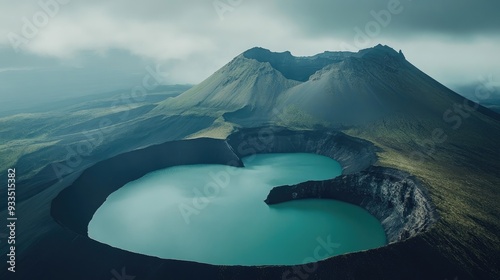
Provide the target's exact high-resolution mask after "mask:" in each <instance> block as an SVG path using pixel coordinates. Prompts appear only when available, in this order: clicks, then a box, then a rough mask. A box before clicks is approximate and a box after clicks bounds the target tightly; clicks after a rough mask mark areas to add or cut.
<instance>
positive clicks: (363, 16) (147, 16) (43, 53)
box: [0, 0, 500, 110]
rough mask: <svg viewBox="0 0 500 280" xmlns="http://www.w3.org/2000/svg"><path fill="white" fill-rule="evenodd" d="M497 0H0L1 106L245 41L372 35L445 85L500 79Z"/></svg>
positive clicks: (118, 79)
mask: <svg viewBox="0 0 500 280" xmlns="http://www.w3.org/2000/svg"><path fill="white" fill-rule="evenodd" d="M499 10H500V2H499V1H497V0H479V1H471V0H453V1H451V0H432V1H431V0H425V1H411V0H400V1H398V0H377V1H373V0H354V1H353V0H351V1H344V0H316V1H314V0H311V1H299V0H274V1H265V0H215V1H214V0H168V1H166V0H146V1H132V0H120V1H118V0H110V1H101V0H85V1H83V0H36V1H33V0H26V1H13V0H10V1H9V0H0V11H1V12H0V13H1V17H0V34H1V36H0V97H1V98H2V100H3V102H2V103H1V105H0V106H1V107H0V110H2V108H5V107H6V106H15V105H14V104H16V103H20V102H21V101H22V102H26V100H31V101H33V102H35V101H36V102H39V101H51V100H54V99H57V98H61V97H67V96H76V95H82V94H89V93H98V92H102V91H111V90H115V89H122V88H128V87H133V86H134V85H137V84H140V81H141V79H142V77H144V75H146V74H147V72H146V70H145V69H146V67H148V66H149V67H152V68H156V67H157V66H158V67H159V69H160V72H161V73H162V75H163V77H164V83H169V84H177V83H179V84H184V83H190V84H195V83H199V82H200V81H202V80H203V79H204V78H206V77H207V76H209V75H210V74H211V73H213V72H214V71H216V70H217V69H219V68H220V67H221V66H223V65H224V64H225V63H227V62H228V61H229V60H231V59H232V58H233V57H234V56H236V55H238V54H240V53H241V52H243V51H245V50H246V49H249V48H251V47H254V46H261V47H265V48H268V49H271V50H273V51H285V50H290V51H291V52H292V54H294V55H300V56H307V55H314V54H316V53H319V52H323V51H325V50H331V51H333V50H352V51H357V50H359V49H363V48H367V47H371V46H374V45H376V44H378V43H381V44H385V45H389V46H391V47H393V48H394V49H396V50H399V49H402V51H403V52H404V53H405V56H406V58H407V59H408V60H409V61H410V62H412V63H413V64H414V65H416V66H417V67H419V68H420V69H421V70H423V71H424V72H426V73H427V74H429V75H430V76H432V77H434V78H435V79H437V80H438V81H440V82H442V83H443V84H445V85H447V86H449V87H452V88H457V87H458V86H460V85H463V84H470V83H476V82H477V81H478V80H479V79H480V77H486V76H489V77H492V79H493V80H494V81H500V67H499V65H500V55H498V51H499V46H500V32H499V31H500V17H499V16H498V11H499ZM490 79H491V78H490Z"/></svg>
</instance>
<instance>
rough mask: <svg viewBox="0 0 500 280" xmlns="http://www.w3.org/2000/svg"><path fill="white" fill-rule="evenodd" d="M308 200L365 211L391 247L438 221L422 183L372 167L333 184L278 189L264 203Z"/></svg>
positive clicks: (396, 171)
mask: <svg viewBox="0 0 500 280" xmlns="http://www.w3.org/2000/svg"><path fill="white" fill-rule="evenodd" d="M306 198H328V199H336V200H341V201H345V202H349V203H352V204H355V205H358V206H361V207H363V208H365V209H366V210H368V212H370V214H372V215H373V216H375V217H376V218H377V219H378V220H379V221H380V222H381V223H382V226H383V227H384V230H385V233H386V236H387V240H388V242H389V243H393V242H398V241H403V240H406V239H408V238H410V237H412V236H415V235H416V234H418V233H420V232H424V231H426V230H427V229H429V227H430V226H431V225H432V224H433V223H434V222H435V221H436V220H437V212H436V210H435V209H434V207H433V206H432V204H431V202H430V198H429V196H428V194H427V191H426V190H425V189H424V188H423V187H422V185H421V183H420V182H418V181H417V180H416V178H414V177H413V176H410V175H409V174H407V173H405V172H402V171H399V170H396V169H391V168H385V167H378V166H372V167H369V168H367V169H366V170H363V171H361V172H359V173H356V174H350V175H343V176H340V177H337V178H335V179H332V180H326V181H309V182H304V183H300V184H297V185H294V186H280V187H275V188H273V189H272V190H271V192H270V193H269V195H268V197H267V199H266V200H265V202H266V203H267V204H276V203H280V202H285V201H290V200H296V199H306Z"/></svg>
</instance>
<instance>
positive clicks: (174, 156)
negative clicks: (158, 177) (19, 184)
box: [51, 138, 243, 236]
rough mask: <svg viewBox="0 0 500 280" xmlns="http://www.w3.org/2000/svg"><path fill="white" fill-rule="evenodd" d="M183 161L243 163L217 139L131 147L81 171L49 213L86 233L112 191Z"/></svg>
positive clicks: (193, 162)
mask: <svg viewBox="0 0 500 280" xmlns="http://www.w3.org/2000/svg"><path fill="white" fill-rule="evenodd" d="M183 164H226V165H232V166H239V167H241V166H243V163H242V162H241V160H240V159H239V158H238V157H237V156H236V155H235V154H234V153H233V152H232V150H231V148H230V147H229V146H228V144H227V143H226V142H225V141H223V140H217V139H209V138H200V139H194V140H184V141H174V142H167V143H164V144H161V145H155V146H151V147H148V148H144V149H140V150H135V151H132V152H128V153H124V154H121V155H118V156H116V157H113V158H110V159H107V160H104V161H101V162H99V163H97V164H95V165H94V166H92V167H90V168H88V169H87V170H85V171H84V172H83V173H82V175H81V176H80V177H79V178H78V179H77V180H76V181H75V182H73V184H72V185H71V186H70V187H68V188H66V189H65V190H63V191H62V192H61V193H60V194H59V195H58V196H57V197H56V198H55V199H54V200H53V201H52V207H51V215H52V217H53V218H54V219H55V220H56V221H57V222H58V223H59V224H61V225H63V226H65V227H67V228H69V229H71V230H73V231H75V232H77V233H79V234H82V235H85V236H86V235H87V226H88V224H89V222H90V220H91V219H92V216H93V215H94V213H95V211H96V210H97V209H98V208H99V207H100V206H101V205H102V204H103V203H104V201H105V200H106V198H107V197H108V196H109V195H110V194H111V193H112V192H114V191H116V190H118V189H119V188H121V187H122V186H123V185H125V184H126V183H128V182H131V181H134V180H137V179H139V178H141V177H142V176H144V175H146V174H147V173H149V172H152V171H154V170H158V169H163V168H167V167H170V166H174V165H183Z"/></svg>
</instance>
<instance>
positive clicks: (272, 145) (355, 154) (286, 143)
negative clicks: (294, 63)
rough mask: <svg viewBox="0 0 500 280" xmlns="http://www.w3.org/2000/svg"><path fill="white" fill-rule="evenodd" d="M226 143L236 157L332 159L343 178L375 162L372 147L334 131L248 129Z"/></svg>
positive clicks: (365, 142) (373, 148)
mask: <svg viewBox="0 0 500 280" xmlns="http://www.w3.org/2000/svg"><path fill="white" fill-rule="evenodd" d="M227 142H228V143H229V145H231V147H233V149H234V151H235V153H236V154H237V155H238V156H239V157H245V156H249V155H252V154H261V153H314V154H318V155H323V156H327V157H330V158H332V159H335V160H336V161H338V162H339V163H340V165H341V166H342V174H351V173H356V172H359V171H361V170H363V169H365V168H367V167H369V166H370V165H372V164H373V163H375V162H376V161H377V155H376V153H375V151H376V149H375V146H374V145H373V144H372V143H370V142H368V141H364V140H362V139H358V138H354V137H350V136H347V135H345V134H344V133H341V132H336V131H323V130H314V131H293V130H288V129H284V128H280V127H261V128H250V129H244V130H242V131H239V132H236V133H234V134H232V135H230V136H229V137H228V139H227Z"/></svg>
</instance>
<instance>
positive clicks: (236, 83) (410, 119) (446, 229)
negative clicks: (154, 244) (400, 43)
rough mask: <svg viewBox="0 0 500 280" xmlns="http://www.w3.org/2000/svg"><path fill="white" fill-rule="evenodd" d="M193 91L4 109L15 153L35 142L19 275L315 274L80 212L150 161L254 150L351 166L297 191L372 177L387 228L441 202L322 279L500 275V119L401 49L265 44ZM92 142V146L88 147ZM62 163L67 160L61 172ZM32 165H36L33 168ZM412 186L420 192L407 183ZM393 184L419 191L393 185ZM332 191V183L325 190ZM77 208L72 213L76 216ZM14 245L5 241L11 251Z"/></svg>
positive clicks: (152, 165) (205, 159)
mask: <svg viewBox="0 0 500 280" xmlns="http://www.w3.org/2000/svg"><path fill="white" fill-rule="evenodd" d="M179 93H180V91H179V92H177V91H176V93H175V94H173V95H168V96H167V95H165V97H164V98H165V99H162V101H160V102H158V103H157V101H156V100H155V101H154V102H151V103H144V104H142V103H138V104H135V106H136V107H133V108H131V107H129V104H127V106H125V105H124V106H122V107H119V108H116V107H113V108H112V109H114V110H109V104H114V103H115V102H114V100H113V99H109V100H102V101H100V102H96V104H94V105H92V106H90V105H91V104H89V103H85V104H78V107H76V108H77V109H75V108H67V109H66V111H61V112H59V113H58V114H57V115H54V116H52V115H50V114H43V115H36V114H34V115H28V116H17V117H11V118H4V119H0V123H1V124H2V127H3V130H2V131H4V132H5V133H3V134H2V136H3V137H4V138H2V139H3V140H4V142H5V143H6V144H5V145H4V147H6V148H8V149H11V150H12V151H17V150H16V149H17V147H18V146H26V145H25V143H30V144H32V145H30V147H29V150H27V151H19V155H22V157H21V158H19V160H17V161H16V169H18V172H19V173H20V174H25V175H24V177H23V178H22V181H21V180H19V182H16V183H17V184H18V185H19V186H22V187H19V188H18V190H17V191H16V193H17V197H16V203H19V209H17V208H16V210H17V211H18V212H19V216H20V217H23V219H19V221H18V222H16V223H17V224H16V226H18V227H19V228H18V229H19V231H18V232H22V233H23V234H19V235H18V244H19V245H18V246H17V249H18V251H16V257H17V258H18V259H19V261H20V263H22V264H23V266H24V267H30V269H29V270H26V269H20V271H19V272H18V273H21V274H20V276H21V278H23V279H24V278H26V279H31V278H33V277H34V276H33V275H36V277H38V278H43V279H63V278H68V277H73V276H77V277H80V278H82V277H83V276H85V277H83V278H88V279H109V278H110V276H109V272H110V269H113V268H114V269H119V268H121V267H124V266H125V265H126V266H127V272H128V271H129V269H130V270H131V271H134V275H136V276H137V279H139V278H141V279H165V278H172V279H202V278H206V279H299V278H300V279H305V276H304V277H302V276H300V277H299V278H294V277H290V278H286V277H285V276H286V275H289V271H295V270H296V269H297V267H293V268H292V267H289V266H260V267H255V266H211V265H206V264H200V263H193V262H182V261H172V260H163V259H156V258H152V257H148V256H143V255H138V254H134V253H131V252H126V251H124V250H119V249H116V248H111V247H109V246H107V245H103V244H100V243H98V242H95V241H93V240H90V239H89V238H88V236H86V229H87V225H88V223H86V222H84V219H80V220H78V219H74V216H71V215H70V214H75V213H76V214H77V215H80V216H85V217H87V218H89V217H92V215H93V213H94V212H95V211H94V210H95V208H97V207H99V205H101V203H102V201H104V200H105V199H106V196H107V195H108V193H107V192H106V190H108V191H109V190H110V188H114V189H117V188H120V187H121V186H122V185H123V184H124V183H126V182H128V181H131V180H134V179H136V177H137V178H139V177H140V176H142V175H141V174H142V173H145V172H149V171H150V169H151V170H157V169H158V168H160V167H161V168H164V167H165V166H164V165H166V164H167V165H168V166H171V165H179V164H196V163H200V162H202V163H217V164H224V163H227V162H228V161H227V159H233V162H236V163H238V162H239V161H238V160H239V158H240V157H242V156H245V155H247V154H248V153H250V154H251V153H252V152H256V153H257V152H259V153H266V152H268V153H270V152H308V153H316V154H323V155H326V156H331V157H332V158H336V159H338V160H339V162H342V163H343V167H344V168H346V169H347V170H351V173H352V174H349V173H345V174H343V176H341V177H339V179H338V180H336V181H332V182H329V183H324V184H323V183H321V184H320V183H314V182H309V183H307V184H303V185H300V186H294V187H295V189H294V190H300V191H301V192H300V195H290V197H292V198H295V197H301V198H307V197H316V198H318V197H322V198H325V197H328V196H326V195H331V196H334V195H335V193H334V192H328V191H331V189H329V190H328V189H326V187H327V186H332V184H333V185H334V186H336V187H337V188H338V189H342V190H344V191H345V192H349V191H351V190H352V189H356V186H362V187H363V188H361V189H360V190H361V191H360V193H361V194H362V195H364V197H368V198H369V199H362V200H359V201H358V202H359V204H361V205H365V204H369V206H370V208H371V209H376V208H377V207H378V206H379V204H383V206H384V207H385V208H384V211H386V212H384V213H389V212H394V213H396V212H397V213H399V214H401V215H391V217H392V218H390V219H389V220H387V219H384V220H382V221H381V222H382V223H384V224H389V225H397V224H400V225H401V224H402V223H403V222H408V221H407V220H406V221H404V218H405V217H408V215H407V213H406V210H405V209H411V208H415V207H413V206H418V205H416V204H418V200H415V197H418V195H416V193H415V191H414V190H418V191H419V192H420V195H421V196H424V194H425V197H429V198H430V201H432V205H433V206H435V207H430V206H429V205H431V204H430V203H429V204H425V206H426V207H425V208H426V209H427V206H429V207H428V208H429V209H430V208H432V209H430V210H432V211H430V212H432V213H434V210H436V212H437V215H436V217H437V218H436V219H434V217H435V216H434V215H433V216H432V217H433V219H432V223H429V224H425V226H424V227H420V229H422V230H421V231H418V232H417V231H410V233H411V234H406V233H405V234H399V233H400V231H399V230H396V229H405V227H398V228H393V227H392V226H391V227H389V228H388V230H389V232H391V233H398V234H396V235H395V236H394V239H395V240H399V241H401V242H393V243H391V244H389V245H387V246H384V247H381V248H378V249H374V250H369V251H365V252H357V253H353V254H348V255H342V256H338V257H333V258H330V259H327V260H323V261H320V262H318V263H316V264H314V267H315V270H314V271H312V272H311V273H310V274H308V275H306V276H307V277H308V279H332V278H335V279H457V278H458V279H499V278H500V269H499V268H500V263H499V260H500V237H499V234H498V233H499V232H500V220H499V218H498V217H500V207H499V204H498V201H500V190H499V186H500V177H499V175H498V174H499V170H500V161H499V160H498V159H499V158H500V117H499V115H498V114H496V113H494V112H493V111H490V110H489V109H487V108H484V107H482V106H480V105H479V104H477V103H474V102H472V101H470V100H468V99H466V98H463V97H461V96H460V95H458V94H456V93H455V92H453V91H452V90H450V89H448V88H447V87H445V86H444V85H442V84H440V83H439V82H437V81H436V80H434V79H432V78H431V77H429V76H428V75H426V74H425V73H423V72H422V71H420V70H419V69H417V68H416V67H415V66H413V65H412V64H411V63H410V62H409V61H407V60H406V58H405V56H404V55H403V53H402V52H401V51H399V52H398V51H395V50H394V49H392V48H390V47H388V46H382V45H378V46H375V47H373V48H369V49H365V50H361V51H359V52H324V53H321V54H317V55H314V56H310V57H295V56H293V55H292V54H291V53H290V52H282V53H275V52H271V51H269V50H266V49H263V48H253V49H250V50H247V51H245V52H243V53H242V54H240V55H238V56H237V57H236V58H234V59H233V60H232V61H230V62H229V63H228V64H226V65H225V66H223V67H222V68H221V69H219V70H218V71H216V72H215V73H214V74H213V75H211V76H210V77H208V78H207V79H206V80H204V81H203V82H201V83H200V84H198V85H196V86H193V87H191V88H190V89H188V90H186V91H183V92H182V93H180V94H179ZM162 96H163V95H162ZM106 104H107V105H106ZM89 108H90V109H91V110H89ZM110 111H111V112H110ZM13 128H16V130H15V133H14V130H13ZM17 128H23V129H22V130H19V129H17ZM261 129H264V131H272V132H274V138H273V139H274V141H272V143H268V145H260V146H258V147H259V149H260V150H258V149H256V150H251V149H249V150H248V149H247V150H245V149H243V152H242V151H240V149H238V147H239V146H240V145H244V144H245V143H246V144H248V141H247V140H248V138H247V137H253V138H251V139H254V140H255V138H256V137H255V135H259V131H261ZM82 132H83V133H82ZM23 133H24V134H23ZM7 137H10V138H7ZM191 138H201V139H191ZM207 138H218V139H216V140H214V139H207ZM89 139H90V140H91V141H90V142H91V144H92V146H91V149H90V150H89V149H84V151H85V153H84V154H82V153H76V152H75V150H76V151H78V150H79V149H80V150H82V148H83V147H84V144H88V143H89ZM186 139H189V140H186ZM174 140H178V141H174ZM168 141H173V142H168ZM20 143H21V144H20ZM155 144H160V145H155ZM233 148H234V149H233ZM6 150H7V149H6ZM9 151H10V150H9ZM245 153H246V154H245ZM4 154H5V153H4ZM2 159H3V158H2ZM234 160H235V161H234ZM4 161H5V160H4ZM54 164H56V165H54ZM68 164H69V165H68ZM4 165H5V166H11V164H4ZM236 165H237V164H236ZM54 166H63V167H65V169H62V170H63V171H65V172H64V174H62V176H61V177H60V178H58V177H57V176H55V174H54V171H55V170H54V168H53V167H54ZM23 170H25V171H26V172H22V171H23ZM32 170H35V171H36V172H35V171H33V172H32V173H28V171H32ZM84 170H85V171H84ZM380 170H385V171H384V172H385V173H381V172H380ZM66 171H67V172H66ZM141 172H142V173H141ZM35 173H36V174H35ZM2 174H7V171H5V172H3V173H2ZM80 174H86V175H87V176H83V177H79V176H80ZM394 174H396V175H397V174H406V175H404V176H403V175H401V176H395V175H394ZM66 175H67V176H66ZM377 176H378V177H377ZM0 178H1V176H0ZM77 178H79V179H77ZM117 178H121V179H123V180H122V181H120V180H118V179H117ZM20 179H21V178H20ZM87 179H88V180H89V181H86V180H87ZM4 181H7V178H6V177H5V178H4ZM16 181H17V178H16ZM409 181H412V182H417V183H418V186H419V187H418V188H414V189H412V188H406V187H407V186H408V182H409ZM74 182H76V183H77V184H74ZM89 182H90V183H89ZM78 183H79V186H80V187H79V188H78V187H77V186H76V185H78ZM417 183H415V185H417ZM72 184H73V188H72V187H71V186H72ZM388 185H390V186H392V187H395V188H396V189H398V188H399V189H401V190H403V189H404V190H405V191H404V192H400V193H394V192H392V193H391V192H389V191H388V190H390V188H386V187H387V186H388ZM384 186H385V187H384ZM420 187H421V188H420ZM321 189H322V190H323V191H325V190H326V193H319V195H318V193H317V192H316V193H315V190H316V191H317V190H321ZM358 189H359V188H358ZM287 190H288V189H286V188H285V189H277V190H276V191H274V192H273V193H272V195H270V197H269V199H270V200H273V201H271V202H272V203H276V202H278V203H279V202H280V201H283V200H286V199H287V196H286V195H287V193H286V191H287ZM365 190H370V191H371V192H365ZM298 192H299V191H297V193H298ZM427 192H428V193H427ZM61 194H66V195H61ZM323 194H324V195H325V196H321V195H323ZM371 194H376V195H382V196H384V197H380V196H378V197H377V196H374V195H373V196H372V195H371ZM417 194H418V193H417ZM55 197H59V199H55ZM61 197H62V198H64V197H66V198H68V197H70V198H72V199H66V200H65V199H62V198H61ZM384 198H391V199H392V198H394V199H396V200H397V201H400V202H404V205H406V206H412V207H408V208H402V207H399V206H398V204H394V203H392V200H391V201H389V200H387V199H384ZM85 199H89V200H90V201H92V203H93V204H92V205H89V204H88V203H84V200H85ZM263 203H264V202H263ZM51 205H52V206H51ZM53 206H58V207H59V208H57V207H53ZM92 207H95V208H93V210H92V209H91V208H92ZM379 208H380V207H379ZM434 208H435V209H434ZM71 209H76V210H78V211H76V212H75V211H73V212H72V211H69V210H71ZM2 213H3V214H5V215H6V210H4V212H2ZM380 213H381V215H380V217H382V218H383V217H386V216H384V215H382V214H384V213H382V212H380ZM413 213H414V215H410V216H411V217H412V219H410V221H425V219H422V217H421V216H419V214H418V213H425V211H424V212H418V211H417V212H413ZM415 213H416V214H415ZM54 216H56V217H59V218H60V219H59V220H58V219H56V218H54ZM400 217H402V220H400ZM63 218H64V219H63ZM413 218H414V219H413ZM65 219H66V220H69V221H70V222H67V223H63V222H62V221H63V220H65ZM56 221H57V222H56ZM87 222H88V221H87ZM75 227H78V229H79V230H76V231H75V230H74V228H75ZM33 228H37V229H43V230H31V229H33ZM67 229H72V230H67ZM221 230H224V229H221ZM406 232H408V231H406ZM414 233H415V234H414ZM263 234H265V231H263ZM393 235H394V234H393ZM35 241H36V242H35ZM299 242H300V241H299ZM7 249H8V248H7V246H4V247H0V251H1V253H2V254H5V255H6V254H7V253H8V251H7ZM54 263H55V264H57V265H56V266H54ZM316 265H317V266H316ZM310 267H311V266H308V268H310ZM47 268H53V269H47ZM61 268H65V269H61ZM31 270H33V271H34V274H33V275H32V274H31V273H30V271H31ZM5 271H6V270H5ZM42 271H43V273H42ZM123 271H124V269H123ZM5 273H8V272H4V274H2V273H0V276H4V275H6V274H5ZM23 273H24V274H23ZM287 273H288V274H287ZM22 276H26V277H22ZM28 276H29V277H28ZM298 276H299V275H297V277H298ZM6 277H7V276H5V277H0V278H6Z"/></svg>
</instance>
